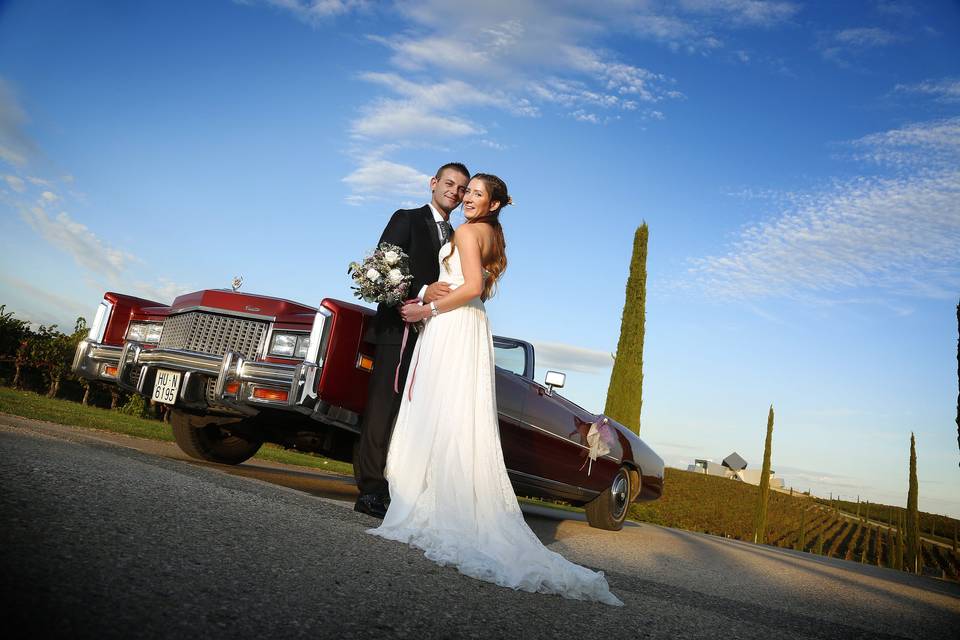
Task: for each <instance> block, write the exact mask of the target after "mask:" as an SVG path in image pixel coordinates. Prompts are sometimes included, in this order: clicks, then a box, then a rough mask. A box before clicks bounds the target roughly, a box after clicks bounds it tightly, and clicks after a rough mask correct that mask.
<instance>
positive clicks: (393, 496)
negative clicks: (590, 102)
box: [369, 173, 623, 605]
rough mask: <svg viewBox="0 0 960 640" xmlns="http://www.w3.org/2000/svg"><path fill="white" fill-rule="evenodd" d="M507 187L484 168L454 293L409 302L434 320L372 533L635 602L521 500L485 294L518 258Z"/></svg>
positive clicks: (437, 554)
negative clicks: (549, 535) (508, 456)
mask: <svg viewBox="0 0 960 640" xmlns="http://www.w3.org/2000/svg"><path fill="white" fill-rule="evenodd" d="M507 204H510V197H509V195H507V186H506V184H504V182H503V181H502V180H501V179H500V178H498V177H496V176H493V175H488V174H483V173H479V174H477V175H475V176H474V177H473V178H472V179H471V180H470V184H469V186H468V187H467V193H466V195H465V196H464V198H463V213H464V216H465V217H466V219H467V220H466V222H465V223H464V224H463V225H461V226H460V227H459V228H458V229H457V231H456V234H455V236H454V237H453V238H452V239H451V240H452V241H451V242H448V243H447V244H445V245H443V247H441V248H440V253H439V255H438V257H437V259H438V260H440V280H441V281H445V282H448V283H450V286H451V289H453V291H451V293H450V294H448V295H447V296H446V297H444V298H442V299H440V300H437V301H436V302H432V303H431V304H430V305H421V304H418V303H411V304H408V305H405V306H404V307H403V308H402V309H401V312H400V313H401V315H402V316H403V319H404V320H406V321H407V322H418V321H421V320H425V321H426V326H425V327H424V329H423V331H422V333H421V335H420V337H419V339H418V340H417V346H416V351H415V352H414V354H413V364H412V365H411V370H410V374H409V375H408V376H407V382H406V386H405V387H404V389H403V394H404V395H403V399H402V402H401V405H400V412H399V414H398V416H397V422H396V425H395V427H394V430H393V436H392V439H391V441H390V449H389V453H388V456H387V465H386V470H385V477H386V479H387V480H388V482H389V486H390V506H389V508H388V510H387V515H386V517H385V518H384V520H383V523H382V524H381V526H380V527H378V528H376V529H370V530H369V533H372V534H374V535H377V536H380V537H382V538H387V539H390V540H398V541H401V542H404V543H408V544H411V545H413V546H416V547H419V548H420V549H422V550H423V551H425V552H426V556H427V557H428V558H430V559H431V560H433V561H434V562H437V563H439V564H442V565H451V566H455V567H457V569H458V570H459V571H460V572H461V573H463V574H465V575H468V576H471V577H473V578H478V579H480V580H486V581H488V582H494V583H496V584H498V585H501V586H504V587H511V588H513V589H521V590H523V591H534V592H537V591H538V592H541V593H553V594H558V595H561V596H564V597H566V598H576V599H580V600H598V601H600V602H604V603H606V604H612V605H622V604H623V603H622V602H621V601H620V600H619V598H617V597H616V596H615V595H613V594H612V593H611V592H610V588H609V586H608V585H607V581H606V579H605V578H604V577H603V573H602V572H594V571H591V570H589V569H586V568H584V567H581V566H579V565H576V564H573V563H572V562H569V561H567V560H566V559H564V558H563V556H561V555H560V554H558V553H555V552H553V551H550V550H549V549H547V548H546V547H544V546H543V545H542V544H541V543H540V540H539V539H538V538H537V537H536V535H534V533H533V532H532V531H531V530H530V528H529V527H527V524H526V522H525V521H524V519H523V513H522V512H521V511H520V507H519V506H518V505H517V497H516V495H514V493H513V488H512V487H511V485H510V479H509V477H508V476H507V470H506V467H505V466H504V463H503V451H502V450H501V448H500V433H499V428H498V419H497V408H496V395H495V394H496V388H495V385H494V375H495V374H494V360H493V339H492V336H491V333H490V326H489V324H488V323H487V314H486V311H485V310H484V306H483V301H484V300H486V299H487V298H489V297H490V295H491V293H492V291H493V288H494V285H495V284H496V281H497V279H498V278H499V277H500V276H501V275H502V274H503V272H504V270H505V269H506V266H507V258H506V253H505V252H504V248H505V246H506V243H505V242H504V238H503V229H502V228H501V226H500V222H499V216H500V213H501V211H502V210H503V207H504V206H506V205H507Z"/></svg>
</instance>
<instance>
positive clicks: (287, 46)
mask: <svg viewBox="0 0 960 640" xmlns="http://www.w3.org/2000/svg"><path fill="white" fill-rule="evenodd" d="M450 160H460V161H463V162H465V163H467V164H468V166H469V167H470V168H471V169H472V170H474V171H481V170H482V171H485V172H492V173H496V174H498V175H500V176H501V177H502V178H504V180H506V182H507V184H508V185H509V187H510V191H511V194H512V195H513V199H514V201H515V206H514V207H512V208H510V209H508V210H507V212H506V213H505V216H504V225H505V232H506V236H507V243H508V257H509V260H510V264H509V268H508V271H507V274H506V276H505V278H504V280H503V282H502V286H501V289H500V293H499V294H498V296H497V297H496V298H495V299H494V300H493V301H491V303H490V304H489V305H488V308H489V310H490V316H491V321H492V323H493V327H494V331H495V332H496V333H499V334H503V335H511V336H516V337H521V338H525V339H528V340H531V341H533V342H535V343H536V344H537V345H538V347H539V349H538V353H539V354H540V362H539V364H540V365H541V366H539V367H538V376H540V377H541V378H542V376H543V373H544V371H545V370H546V369H547V368H548V367H549V368H556V369H560V370H563V371H566V372H567V373H568V388H567V392H568V393H567V395H568V396H569V397H571V398H572V399H574V400H575V401H577V402H579V403H581V404H583V405H584V406H585V407H587V408H589V409H592V410H595V411H599V410H601V409H602V407H603V402H604V395H605V393H606V385H607V381H608V378H609V372H610V364H611V359H610V353H611V352H612V351H614V349H615V348H616V342H617V337H618V331H619V319H620V313H621V309H622V305H623V296H624V283H625V278H626V270H627V266H628V263H629V259H630V251H631V246H632V238H633V232H634V230H635V229H636V227H637V225H639V224H640V223H641V222H642V221H646V222H647V223H648V224H649V225H650V247H649V261H648V272H649V275H648V305H647V334H646V352H645V362H644V367H645V380H644V388H643V400H644V404H643V416H642V431H641V435H642V436H643V437H644V438H645V439H646V440H647V441H648V442H650V443H651V444H652V445H653V446H654V447H655V448H656V449H657V450H658V451H659V452H660V453H661V455H662V456H663V457H664V458H665V459H666V461H667V463H668V464H670V465H672V466H679V467H681V468H682V467H684V466H685V465H686V464H687V463H689V462H691V461H692V460H693V459H694V458H701V457H707V458H712V459H714V460H720V459H722V458H723V457H725V456H726V455H727V454H728V453H730V452H731V451H737V452H739V453H740V454H741V455H743V456H744V457H745V458H746V459H747V460H748V461H749V462H750V463H751V465H752V466H759V464H760V462H761V453H762V447H763V435H764V427H765V421H766V412H767V407H768V406H769V405H770V404H771V403H773V404H774V406H775V409H776V412H777V422H776V428H775V432H774V448H773V463H774V468H775V469H776V470H777V472H778V475H780V476H781V477H783V478H784V479H785V481H786V483H787V485H788V486H789V485H792V486H794V487H796V488H798V489H807V488H811V489H813V491H814V492H815V493H818V494H821V495H826V494H827V493H829V492H830V491H832V492H833V493H834V494H837V493H839V494H841V495H843V496H844V497H855V496H857V495H860V496H861V497H863V498H865V499H871V500H875V501H883V502H888V503H899V504H903V503H905V497H906V489H907V456H908V446H909V436H910V432H911V431H913V432H915V433H916V435H917V447H918V456H919V476H920V482H921V484H920V505H921V508H922V509H925V510H928V511H934V512H939V513H946V514H950V515H953V516H960V493H958V491H957V489H958V486H960V471H958V467H957V461H958V458H960V453H958V450H957V442H956V427H955V425H954V422H953V420H954V416H955V410H956V399H957V378H956V365H957V361H956V346H957V327H956V316H955V307H956V304H957V302H958V298H960V258H958V256H960V197H958V196H960V193H958V192H960V7H958V5H957V4H956V3H955V2H947V1H943V2H929V3H926V2H925V3H920V2H914V3H911V2H888V1H875V2H870V1H864V2H844V3H803V2H793V1H779V0H770V1H761V0H679V1H677V2H660V1H656V0H594V1H593V2H591V3H581V2H573V1H569V2H565V1H562V0H558V1H552V2H547V1H546V0H511V1H509V2H503V1H499V0H486V1H484V2H483V3H476V4H475V5H471V4H470V3H464V2H456V3H453V2H440V1H438V0H407V1H404V2H377V3H374V2H360V1H356V2H351V1H348V0H339V1H338V0H310V1H308V0H273V1H267V0H262V1H257V0H248V1H235V2H231V1H229V0H219V1H218V0H207V1H205V2H176V1H171V2H141V3H127V2H112V3H111V2H89V3H75V2H52V1H45V0H33V1H30V2H27V1H22V0H12V1H11V0H8V1H7V2H3V3H0V237H2V238H3V240H2V243H3V244H2V251H0V302H2V303H4V304H6V305H7V307H8V309H12V310H14V311H16V312H17V314H18V316H20V317H25V318H29V319H31V320H33V321H35V322H38V323H41V322H42V323H50V322H58V323H59V324H60V325H61V326H68V325H71V324H72V320H73V319H74V318H75V317H76V316H77V315H85V316H88V317H89V316H90V315H91V314H92V313H93V311H94V309H95V307H96V304H97V301H98V300H99V298H100V296H101V295H102V293H103V291H104V290H107V289H111V290H118V291H124V292H131V293H137V294H140V295H144V296H147V297H150V298H153V299H157V300H160V301H170V300H171V299H172V298H173V296H175V295H176V294H178V293H183V292H186V291H190V290H195V289H199V288H207V287H225V286H228V285H229V283H230V280H231V278H232V277H233V276H234V275H237V274H242V275H243V276H244V278H245V285H244V290H246V291H250V292H260V293H265V294H270V295H275V296H285V297H289V298H293V299H295V300H299V301H304V302H309V303H312V304H316V303H317V302H319V300H320V299H321V298H323V297H327V296H330V297H338V298H344V299H350V290H349V284H350V281H349V278H348V277H347V276H346V273H345V271H346V265H347V263H348V262H349V261H351V260H354V259H357V258H358V257H359V256H361V255H362V254H363V253H364V252H365V251H366V250H367V249H369V248H370V247H371V246H372V245H373V244H374V243H375V242H376V238H377V237H378V235H379V233H380V230H381V229H382V227H383V225H384V224H385V223H386V221H387V219H388V217H389V215H390V214H391V213H392V212H393V210H394V209H396V208H399V207H403V206H414V205H419V204H422V203H424V202H425V201H426V199H427V197H428V193H427V184H426V183H427V179H428V176H429V175H430V174H431V173H432V172H433V171H434V169H435V168H436V166H438V165H440V164H442V163H444V162H447V161H450ZM460 220H462V216H461V215H459V214H455V216H454V221H455V223H456V222H459V221H460Z"/></svg>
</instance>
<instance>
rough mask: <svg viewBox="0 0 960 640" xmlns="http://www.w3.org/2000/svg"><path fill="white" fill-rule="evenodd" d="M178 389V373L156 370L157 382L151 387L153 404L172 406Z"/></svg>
mask: <svg viewBox="0 0 960 640" xmlns="http://www.w3.org/2000/svg"><path fill="white" fill-rule="evenodd" d="M179 388H180V372H179V371H167V370H166V369H157V381H156V383H154V385H153V400H154V402H162V403H164V404H174V403H175V402H176V401H177V389H179Z"/></svg>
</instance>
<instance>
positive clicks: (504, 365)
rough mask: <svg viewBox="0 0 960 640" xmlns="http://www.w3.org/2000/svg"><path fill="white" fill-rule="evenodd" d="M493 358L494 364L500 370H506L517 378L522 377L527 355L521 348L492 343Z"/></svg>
mask: <svg viewBox="0 0 960 640" xmlns="http://www.w3.org/2000/svg"><path fill="white" fill-rule="evenodd" d="M493 357H494V361H495V364H496V365H497V366H498V367H500V368H501V369H506V370H507V371H510V372H512V373H515V374H517V375H518V376H522V375H523V370H524V365H525V364H526V361H527V354H526V353H525V352H524V350H523V347H522V346H520V345H513V344H497V343H494V345H493Z"/></svg>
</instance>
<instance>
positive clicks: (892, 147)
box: [850, 117, 960, 168]
mask: <svg viewBox="0 0 960 640" xmlns="http://www.w3.org/2000/svg"><path fill="white" fill-rule="evenodd" d="M850 144H851V146H852V147H853V148H854V149H855V150H856V155H855V157H856V158H857V159H860V160H869V161H871V162H875V163H878V164H884V165H889V166H893V167H898V168H922V167H927V168H935V167H936V168H949V167H956V166H960V117H955V118H947V119H944V120H934V121H931V122H922V123H917V124H910V125H907V126H905V127H902V128H900V129H891V130H890V131H884V132H881V133H874V134H870V135H867V136H864V137H863V138H860V139H859V140H854V141H853V142H851V143H850Z"/></svg>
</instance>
